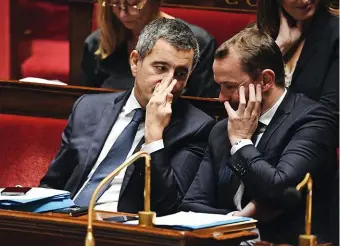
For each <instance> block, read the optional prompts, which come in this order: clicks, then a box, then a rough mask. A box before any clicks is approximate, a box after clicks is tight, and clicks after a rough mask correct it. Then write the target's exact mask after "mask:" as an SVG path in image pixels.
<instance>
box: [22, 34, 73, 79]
mask: <svg viewBox="0 0 340 247" xmlns="http://www.w3.org/2000/svg"><path fill="white" fill-rule="evenodd" d="M31 50H32V56H30V57H29V58H28V59H26V60H25V61H24V62H23V63H22V65H21V72H22V75H23V77H39V78H44V79H48V80H59V81H62V82H65V83H67V82H68V78H69V70H70V62H69V59H68V57H69V42H67V41H63V40H42V39H35V40H32V47H31Z"/></svg>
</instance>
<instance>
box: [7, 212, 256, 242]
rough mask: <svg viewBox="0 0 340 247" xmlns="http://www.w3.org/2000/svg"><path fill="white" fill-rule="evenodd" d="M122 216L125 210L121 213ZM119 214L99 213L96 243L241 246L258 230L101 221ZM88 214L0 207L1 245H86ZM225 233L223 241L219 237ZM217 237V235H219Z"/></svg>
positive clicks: (95, 224)
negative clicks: (172, 227)
mask: <svg viewBox="0 0 340 247" xmlns="http://www.w3.org/2000/svg"><path fill="white" fill-rule="evenodd" d="M119 214H120V215H121V214H122V213H119ZM113 215H117V213H100V212H98V213H97V214H96V217H97V220H95V221H94V236H95V239H96V245H239V243H240V242H241V241H244V240H249V239H254V238H256V237H257V234H256V233H253V232H249V231H238V232H233V233H226V234H224V235H223V232H221V231H220V230H212V231H211V232H210V233H209V234H204V235H203V234H197V233H195V232H194V231H193V232H190V231H175V230H167V229H161V228H155V227H153V228H147V227H139V226H131V225H124V224H121V223H110V222H104V221H102V220H101V218H103V217H110V216H113ZM86 225H87V216H81V217H74V218H72V217H69V216H65V215H61V214H53V213H46V214H35V213H24V212H16V211H7V210H0V243H1V244H2V245H43V246H46V245H84V239H85V234H86ZM221 234H222V235H223V239H222V240H217V239H221V238H220V236H221ZM216 236H218V237H216Z"/></svg>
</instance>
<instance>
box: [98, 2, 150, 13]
mask: <svg viewBox="0 0 340 247" xmlns="http://www.w3.org/2000/svg"><path fill="white" fill-rule="evenodd" d="M146 1H147V0H141V1H136V0H126V1H123V2H121V1H117V0H104V1H103V3H102V6H103V7H107V6H111V7H112V8H115V9H117V10H123V11H125V13H127V14H128V15H138V14H139V11H140V10H141V9H143V8H144V6H145V3H146Z"/></svg>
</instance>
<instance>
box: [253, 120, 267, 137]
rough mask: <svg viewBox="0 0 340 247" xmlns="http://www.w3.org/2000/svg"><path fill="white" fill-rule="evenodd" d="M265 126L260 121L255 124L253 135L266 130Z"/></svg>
mask: <svg viewBox="0 0 340 247" xmlns="http://www.w3.org/2000/svg"><path fill="white" fill-rule="evenodd" d="M266 126H267V125H265V124H264V123H261V122H260V121H259V122H258V124H257V128H256V130H255V132H254V135H259V134H261V133H263V132H264V131H265V130H266Z"/></svg>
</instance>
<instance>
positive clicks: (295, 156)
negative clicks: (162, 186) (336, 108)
mask: <svg viewBox="0 0 340 247" xmlns="http://www.w3.org/2000/svg"><path fill="white" fill-rule="evenodd" d="M336 127H337V126H336V122H335V118H334V117H333V115H332V113H331V112H330V110H329V109H328V108H327V107H326V106H323V105H321V104H319V103H316V102H314V101H312V100H310V99H308V98H307V97H305V96H303V95H302V94H294V93H292V92H288V93H287V95H286V96H285V98H284V100H283V102H282V103H281V105H280V106H279V108H278V110H277V111H276V113H275V115H274V117H273V119H272V120H271V122H270V124H269V125H268V126H267V128H266V130H265V132H264V134H263V136H262V138H261V140H260V142H259V144H258V145H257V147H256V148H255V146H254V145H248V146H245V147H242V148H241V149H239V150H238V151H237V152H236V153H235V154H234V155H230V149H231V144H230V141H229V139H228V135H227V120H223V121H221V122H219V123H218V124H217V125H216V126H215V127H214V129H213V130H212V132H211V135H210V137H209V144H208V148H207V152H206V154H205V157H204V158H203V161H202V163H201V165H200V168H199V171H198V173H197V176H196V178H195V180H194V182H193V183H192V185H191V187H190V189H189V191H188V192H187V194H186V196H185V198H184V200H183V203H182V205H181V206H180V210H184V211H189V210H191V211H198V212H206V213H219V214H226V213H228V212H231V211H235V210H237V209H236V207H235V205H234V202H233V198H234V195H235V193H236V192H237V189H238V187H239V185H240V179H241V180H242V181H243V183H244V184H245V188H246V192H247V193H246V195H244V196H246V197H247V198H245V199H246V201H248V202H249V201H250V200H256V201H257V202H258V203H259V204H262V205H266V206H267V207H269V208H271V209H273V210H283V213H281V215H279V216H278V217H276V218H274V219H272V220H270V221H267V222H259V224H258V227H259V229H260V233H261V237H262V239H264V240H267V241H271V242H274V243H290V244H295V243H296V241H297V240H298V234H299V233H302V232H303V231H304V214H305V200H304V199H303V200H302V201H301V202H299V203H298V205H294V206H293V207H290V208H287V207H286V206H283V205H284V204H289V202H287V201H285V200H286V199H287V198H285V197H283V191H284V189H286V188H288V187H290V186H296V185H297V184H298V183H299V182H300V181H301V180H302V179H303V177H304V176H305V175H306V173H307V172H310V173H311V174H312V178H313V180H314V185H315V186H314V194H313V232H314V233H319V234H326V233H328V231H329V229H328V226H329V224H328V223H329V217H328V215H327V214H328V212H329V210H328V208H327V207H328V201H329V199H330V197H329V194H328V192H329V182H330V181H332V179H331V177H332V176H334V173H335V170H336V163H335V147H336ZM303 198H304V197H303ZM246 203H247V202H246ZM320 240H321V239H320ZM325 240H326V239H325Z"/></svg>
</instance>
